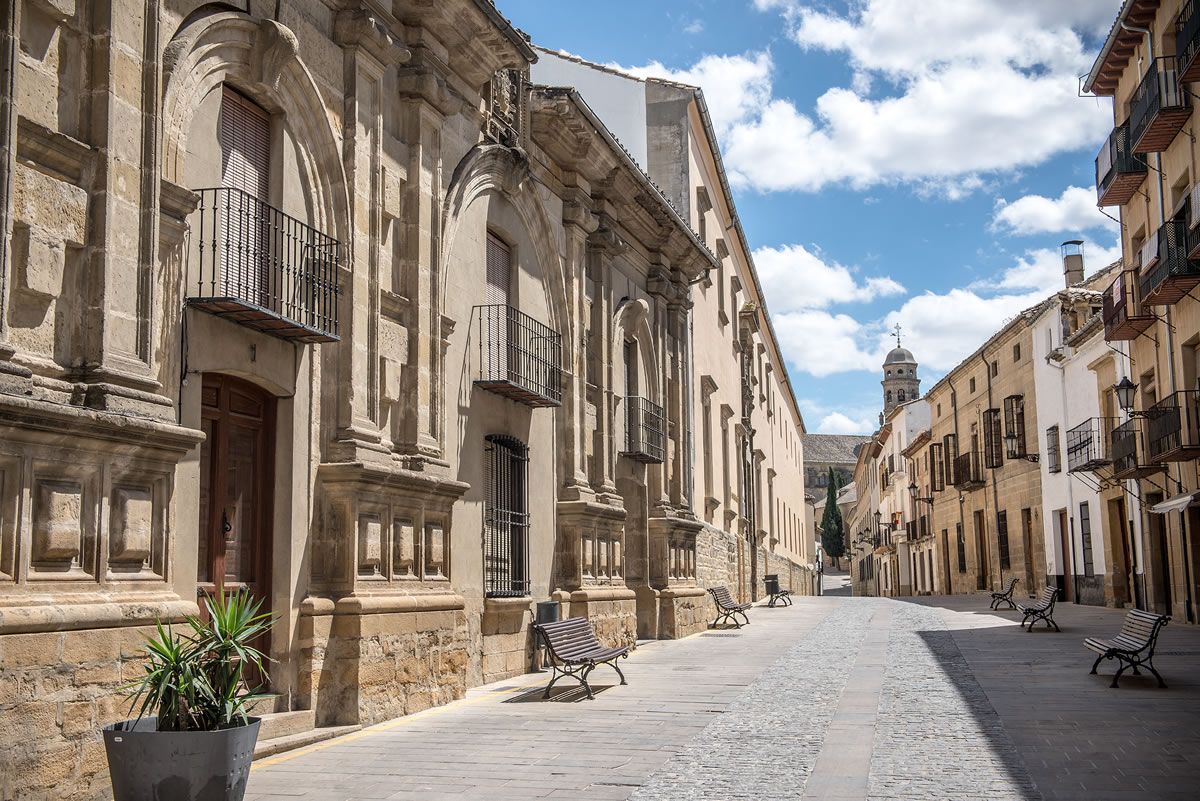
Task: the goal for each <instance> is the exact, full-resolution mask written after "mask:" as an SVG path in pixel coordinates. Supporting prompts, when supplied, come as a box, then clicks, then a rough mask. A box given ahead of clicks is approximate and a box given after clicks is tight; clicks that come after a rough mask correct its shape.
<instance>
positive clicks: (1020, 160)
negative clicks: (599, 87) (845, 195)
mask: <svg viewBox="0 0 1200 801" xmlns="http://www.w3.org/2000/svg"><path fill="white" fill-rule="evenodd" d="M754 5H755V6H756V7H757V8H758V9H759V10H761V11H769V12H777V13H780V14H782V17H783V20H784V24H785V25H786V26H787V28H788V32H789V34H790V36H791V38H792V39H793V40H794V41H795V42H796V43H797V44H798V45H799V46H801V47H803V48H806V49H810V50H823V51H826V52H830V53H834V54H839V55H842V56H844V57H845V59H846V61H847V62H848V65H849V66H850V68H851V81H850V86H848V87H840V86H835V87H831V88H829V89H828V90H826V91H825V92H824V93H823V94H822V95H821V96H820V97H819V98H818V99H817V101H816V105H815V108H813V109H811V110H802V109H800V108H799V107H797V105H796V103H795V102H793V101H792V100H790V99H788V98H786V97H783V96H780V95H779V94H778V93H777V92H776V90H775V86H774V83H773V80H772V79H773V77H774V76H773V61H772V59H771V55H770V53H769V52H766V51H763V52H758V53H748V54H745V55H733V56H712V55H710V56H705V57H704V58H703V59H701V60H700V61H699V62H697V63H696V65H695V66H693V67H692V68H691V69H688V70H670V69H667V68H665V67H664V66H663V65H661V64H657V63H653V64H649V65H647V66H645V67H641V68H638V69H635V70H631V71H632V72H634V73H635V74H639V75H658V76H661V77H665V78H669V79H673V80H678V81H682V82H686V83H692V84H696V85H699V86H700V87H702V88H703V89H704V93H705V97H706V99H707V101H708V103H709V105H710V107H711V109H712V112H713V117H714V124H715V125H716V127H717V130H718V134H719V135H721V137H722V139H723V142H724V146H725V151H726V166H727V168H728V170H729V173H730V176H731V178H732V180H733V181H734V182H735V183H737V184H739V185H741V186H749V187H752V188H755V189H759V190H762V191H773V190H803V191H818V190H820V189H822V188H824V187H826V186H829V185H839V186H840V185H849V186H851V187H853V188H856V189H863V188H866V187H870V186H875V185H879V184H895V183H901V182H903V183H911V184H913V185H914V186H917V187H918V188H919V189H921V190H922V191H924V192H937V193H938V194H941V195H945V196H947V197H950V198H956V197H962V196H964V195H966V194H969V193H971V192H974V191H978V190H979V189H980V188H981V187H983V186H985V185H986V179H987V178H988V177H996V176H1001V177H1003V176H1004V175H1005V174H1007V173H1010V172H1012V171H1013V170H1015V169H1017V168H1020V167H1025V166H1030V165H1036V164H1039V163H1041V162H1043V161H1045V160H1047V159H1048V158H1050V157H1052V156H1054V155H1056V154H1058V153H1062V152H1067V151H1073V150H1077V149H1080V148H1083V147H1092V146H1094V145H1097V144H1098V143H1099V141H1100V140H1101V138H1102V137H1103V136H1104V134H1105V133H1107V131H1108V129H1109V128H1110V127H1111V125H1112V118H1111V112H1110V111H1109V108H1108V105H1107V103H1105V102H1103V101H1097V100H1083V99H1080V98H1079V97H1078V96H1077V89H1078V82H1077V76H1078V75H1079V74H1081V73H1083V72H1085V71H1086V70H1087V68H1088V67H1089V66H1090V65H1091V59H1092V56H1093V53H1092V48H1091V47H1090V46H1088V47H1085V45H1084V43H1083V41H1082V38H1081V36H1080V33H1078V31H1080V30H1083V31H1089V32H1094V31H1096V30H1098V29H1101V28H1103V27H1104V26H1105V25H1106V24H1108V23H1110V22H1111V20H1112V18H1113V16H1114V15H1115V9H1114V8H1113V2H1112V0H1086V1H1083V0H1073V2H1070V3H1047V2H1045V1H1044V0H973V2H965V1H964V0H924V1H923V2H920V3H914V2H912V0H860V2H855V3H852V4H851V7H850V10H849V11H848V12H847V13H846V14H845V15H842V14H837V13H832V12H823V11H817V10H814V9H813V8H810V7H808V6H807V5H802V4H801V3H800V2H799V1H798V0H754Z"/></svg>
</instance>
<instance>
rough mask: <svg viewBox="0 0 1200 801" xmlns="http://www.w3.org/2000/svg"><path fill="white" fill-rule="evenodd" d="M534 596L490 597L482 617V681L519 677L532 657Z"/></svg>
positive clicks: (529, 663) (527, 666) (485, 603)
mask: <svg viewBox="0 0 1200 801" xmlns="http://www.w3.org/2000/svg"><path fill="white" fill-rule="evenodd" d="M532 603H533V599H531V598H528V597H525V598H488V599H486V600H485V601H484V603H483V614H482V616H481V619H480V629H481V632H482V635H483V636H482V640H483V644H482V652H481V653H482V659H481V662H482V664H481V669H482V671H483V683H484V684H487V683H488V682H493V681H499V680H500V679H507V678H509V677H511V676H519V675H521V674H522V673H525V672H527V671H528V670H529V667H530V665H531V664H532V661H531V660H532V658H533V627H532V626H531V625H530V624H531V623H532V621H533V613H532V612H531V611H530V607H531V605H532Z"/></svg>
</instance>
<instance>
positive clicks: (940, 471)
mask: <svg viewBox="0 0 1200 801" xmlns="http://www.w3.org/2000/svg"><path fill="white" fill-rule="evenodd" d="M943 458H944V452H943V450H942V443H940V442H935V443H933V444H931V445H930V446H929V486H930V489H932V490H933V491H934V492H941V491H942V490H944V489H946V464H945V462H944V461H943Z"/></svg>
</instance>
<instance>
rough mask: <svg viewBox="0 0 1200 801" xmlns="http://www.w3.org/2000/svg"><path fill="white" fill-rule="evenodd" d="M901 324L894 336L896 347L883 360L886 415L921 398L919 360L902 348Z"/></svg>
mask: <svg viewBox="0 0 1200 801" xmlns="http://www.w3.org/2000/svg"><path fill="white" fill-rule="evenodd" d="M900 333H901V330H900V324H899V323H896V328H895V330H894V331H893V332H892V336H894V337H895V338H896V347H894V348H892V350H891V352H889V353H888V355H887V358H885V359H884V360H883V381H882V382H881V383H882V384H883V413H884V414H885V415H886V414H887V413H888V412H890V411H891V410H892V409H894V408H896V406H898V405H899V404H901V403H906V402H908V401H911V400H916V399H917V398H919V397H921V379H919V378H917V360H916V359H915V358H914V357H913V355H912V352H911V351H909V350H908V349H907V348H903V347H901V346H900Z"/></svg>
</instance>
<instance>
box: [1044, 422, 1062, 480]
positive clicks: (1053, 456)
mask: <svg viewBox="0 0 1200 801" xmlns="http://www.w3.org/2000/svg"><path fill="white" fill-rule="evenodd" d="M1046 463H1047V465H1046V469H1047V470H1049V471H1050V472H1051V473H1061V472H1062V455H1061V451H1060V450H1059V440H1058V426H1050V427H1049V428H1047V429H1046Z"/></svg>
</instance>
